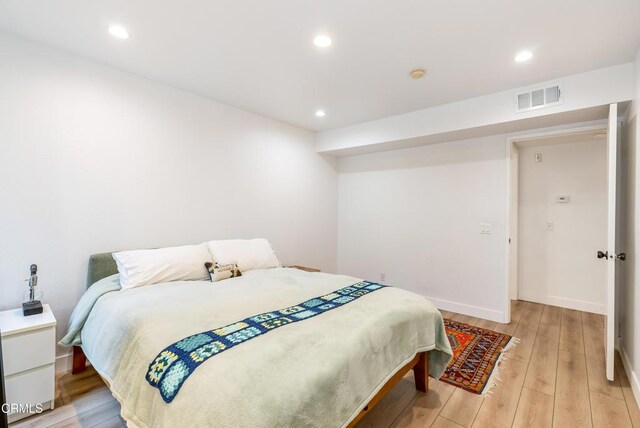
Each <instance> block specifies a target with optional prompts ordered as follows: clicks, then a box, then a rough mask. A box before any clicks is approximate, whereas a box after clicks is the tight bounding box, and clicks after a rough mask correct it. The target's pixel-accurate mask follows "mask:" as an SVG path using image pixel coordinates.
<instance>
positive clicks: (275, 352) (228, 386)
mask: <svg viewBox="0 0 640 428" xmlns="http://www.w3.org/2000/svg"><path fill="white" fill-rule="evenodd" d="M359 281H360V280H359V279H357V278H352V277H348V276H340V275H330V274H324V273H308V272H303V271H300V270H296V269H265V270H256V271H250V272H247V273H245V274H243V276H242V277H239V278H233V279H229V280H225V281H221V282H217V283H211V282H208V281H181V282H171V283H165V284H158V285H151V286H146V287H140V288H134V289H130V290H122V291H115V292H110V293H107V294H105V295H104V296H102V297H101V298H100V299H99V300H98V301H97V302H96V304H95V305H94V307H93V309H92V310H91V312H90V313H89V316H88V318H87V320H86V323H85V325H84V327H83V329H82V332H81V336H82V343H83V345H82V347H83V349H84V351H85V353H86V354H87V356H88V358H89V360H90V361H91V362H92V364H93V365H94V367H95V368H96V370H98V372H99V373H100V374H101V375H102V376H103V377H105V378H106V380H107V381H108V382H109V383H110V386H111V390H112V392H113V394H114V396H115V397H116V398H117V399H118V401H120V403H121V404H122V415H123V417H124V418H125V419H127V421H128V422H129V423H130V425H135V426H141V427H154V428H155V427H184V426H189V427H213V426H215V427H302V426H314V427H320V426H322V427H340V426H344V425H346V424H348V422H349V421H351V420H352V419H353V418H354V417H355V416H356V415H357V414H358V413H359V412H360V410H361V409H362V408H363V407H364V406H365V405H366V404H367V402H368V401H369V399H370V398H371V397H372V396H373V395H375V393H376V392H377V391H378V390H379V389H380V388H381V387H382V386H383V385H384V383H385V382H386V381H387V380H388V379H389V378H390V377H391V375H393V373H395V372H396V371H397V370H398V369H399V368H400V367H402V366H403V365H404V364H406V363H407V362H408V361H410V360H411V359H412V358H413V357H414V355H415V354H416V353H417V352H420V351H427V350H434V352H431V353H430V372H431V374H432V375H434V376H435V377H436V378H437V377H440V375H441V374H442V373H443V372H444V370H445V368H446V366H447V364H448V362H449V360H450V358H451V354H452V353H451V348H450V346H449V342H448V340H447V337H446V333H445V330H444V324H443V321H442V317H441V315H440V313H439V312H438V310H437V309H436V308H435V307H434V306H433V305H432V304H431V303H430V302H429V301H428V300H426V299H425V298H423V297H421V296H418V295H416V294H413V293H411V292H408V291H405V290H402V289H399V288H395V287H388V288H383V289H381V290H377V291H375V292H372V293H369V294H367V295H365V296H363V297H361V298H359V299H357V300H355V301H353V302H351V303H349V304H346V305H344V306H343V307H340V308H337V309H335V310H332V311H329V312H326V313H323V314H320V315H318V316H316V317H313V318H310V319H307V320H304V321H300V322H297V323H294V324H291V325H287V326H283V327H281V328H279V329H276V330H273V331H270V332H268V333H266V334H264V335H262V336H259V337H256V338H253V339H252V340H249V341H247V342H244V343H242V344H240V345H238V346H236V347H234V348H232V349H229V350H228V351H226V352H223V353H220V354H219V355H216V356H214V357H213V358H211V359H209V360H208V361H206V362H205V363H203V364H202V365H201V366H200V367H199V368H198V369H197V370H196V371H195V372H194V373H193V374H192V375H191V376H190V378H189V379H187V380H186V382H185V383H184V385H183V386H182V388H181V390H180V393H179V394H178V395H177V396H176V398H175V399H174V400H173V401H172V402H171V403H165V402H164V401H163V400H162V398H161V396H160V394H159V391H158V390H157V389H156V388H154V387H152V386H151V385H149V384H148V383H147V381H146V380H145V374H146V373H147V369H148V366H149V363H150V362H151V361H152V360H153V359H154V358H155V357H156V355H157V354H158V353H159V352H160V351H162V350H163V349H164V348H165V347H167V346H168V345H170V344H172V343H174V342H176V341H178V340H180V339H183V338H185V337H187V336H189V335H192V334H194V333H199V332H202V331H205V330H211V329H214V328H217V327H221V326H224V325H227V324H231V323H233V322H236V321H240V320H242V319H244V318H247V317H249V316H252V315H256V314H260V313H263V312H268V311H272V310H277V309H282V308H285V307H288V306H292V305H295V304H298V303H301V302H303V301H305V300H308V299H310V298H312V297H317V296H321V295H324V294H327V293H329V292H331V291H334V290H337V289H339V288H342V287H345V286H347V285H351V284H354V283H356V282H359Z"/></svg>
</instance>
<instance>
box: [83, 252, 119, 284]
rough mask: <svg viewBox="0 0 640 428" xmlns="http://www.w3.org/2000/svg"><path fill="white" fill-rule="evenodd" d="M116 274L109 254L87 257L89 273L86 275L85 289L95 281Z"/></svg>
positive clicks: (113, 261) (115, 267)
mask: <svg viewBox="0 0 640 428" xmlns="http://www.w3.org/2000/svg"><path fill="white" fill-rule="evenodd" d="M116 273H118V267H117V266H116V261H115V260H113V257H112V256H111V253H99V254H93V255H91V256H89V272H88V275H87V288H89V287H91V285H92V284H93V283H95V282H96V281H100V280H101V279H102V278H106V277H108V276H111V275H113V274H116Z"/></svg>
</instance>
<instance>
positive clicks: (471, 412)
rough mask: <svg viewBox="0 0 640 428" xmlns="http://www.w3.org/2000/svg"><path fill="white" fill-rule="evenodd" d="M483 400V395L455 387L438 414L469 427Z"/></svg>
mask: <svg viewBox="0 0 640 428" xmlns="http://www.w3.org/2000/svg"><path fill="white" fill-rule="evenodd" d="M483 401H484V397H482V396H480V395H476V394H472V393H470V392H467V391H465V390H464V389H460V388H456V390H455V391H454V392H453V394H451V398H449V401H448V402H447V404H446V405H445V406H444V408H443V409H442V411H441V412H440V416H442V417H444V418H447V419H449V420H450V421H452V422H455V423H457V424H458V425H462V426H463V427H470V426H471V424H473V420H474V419H475V418H476V414H477V413H478V410H479V409H480V406H481V405H482V402H483Z"/></svg>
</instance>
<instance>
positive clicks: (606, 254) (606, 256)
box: [598, 251, 609, 260]
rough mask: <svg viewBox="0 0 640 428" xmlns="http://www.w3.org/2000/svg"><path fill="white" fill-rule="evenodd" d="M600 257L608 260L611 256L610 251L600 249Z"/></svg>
mask: <svg viewBox="0 0 640 428" xmlns="http://www.w3.org/2000/svg"><path fill="white" fill-rule="evenodd" d="M598 258H599V259H605V260H607V259H608V258H609V252H608V251H605V252H602V251H598Z"/></svg>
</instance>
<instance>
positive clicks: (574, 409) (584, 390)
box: [553, 320, 592, 428]
mask: <svg viewBox="0 0 640 428" xmlns="http://www.w3.org/2000/svg"><path fill="white" fill-rule="evenodd" d="M563 322H564V320H563ZM553 426H555V427H576V428H577V427H591V426H592V425H591V405H590V402H589V385H588V382H587V365H586V362H585V357H584V355H580V354H576V353H573V352H566V351H560V352H558V377H557V381H556V398H555V404H554V409H553Z"/></svg>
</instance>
